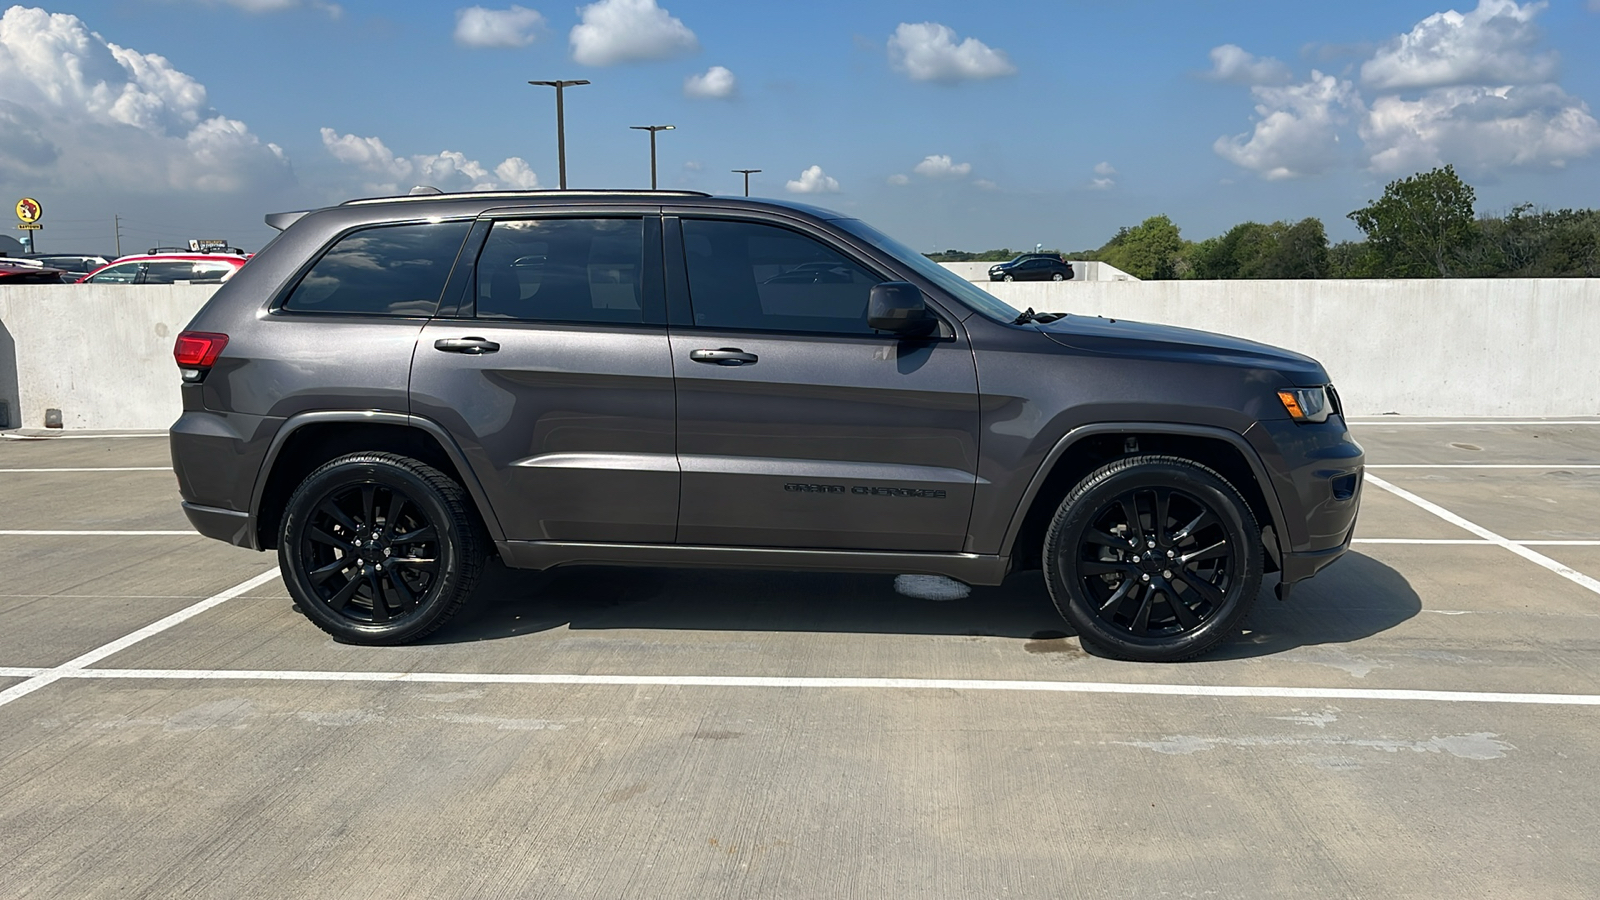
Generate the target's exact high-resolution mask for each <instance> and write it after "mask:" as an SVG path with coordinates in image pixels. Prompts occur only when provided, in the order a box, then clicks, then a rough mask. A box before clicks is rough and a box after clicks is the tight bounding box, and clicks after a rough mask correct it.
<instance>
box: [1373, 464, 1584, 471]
mask: <svg viewBox="0 0 1600 900" xmlns="http://www.w3.org/2000/svg"><path fill="white" fill-rule="evenodd" d="M1367 468H1369V469H1545V470H1549V469H1600V465H1590V464H1588V463H1556V464H1555V465H1550V466H1543V465H1531V464H1529V463H1428V464H1416V463H1384V464H1381V465H1369V466H1367Z"/></svg>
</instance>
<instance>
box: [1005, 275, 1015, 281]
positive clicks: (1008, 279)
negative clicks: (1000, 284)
mask: <svg viewBox="0 0 1600 900" xmlns="http://www.w3.org/2000/svg"><path fill="white" fill-rule="evenodd" d="M1005 280H1006V281H1016V279H1015V278H1012V277H1011V276H1010V275H1007V276H1005Z"/></svg>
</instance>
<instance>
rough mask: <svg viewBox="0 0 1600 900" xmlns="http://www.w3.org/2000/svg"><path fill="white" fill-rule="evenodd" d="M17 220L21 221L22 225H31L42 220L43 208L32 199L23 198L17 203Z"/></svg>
mask: <svg viewBox="0 0 1600 900" xmlns="http://www.w3.org/2000/svg"><path fill="white" fill-rule="evenodd" d="M17 218H19V219H21V220H22V223H23V224H24V225H32V224H33V223H35V222H37V221H39V220H40V219H42V218H44V207H43V206H41V205H40V204H39V201H37V200H35V199H33V198H32V197H23V198H22V199H21V200H18V201H17Z"/></svg>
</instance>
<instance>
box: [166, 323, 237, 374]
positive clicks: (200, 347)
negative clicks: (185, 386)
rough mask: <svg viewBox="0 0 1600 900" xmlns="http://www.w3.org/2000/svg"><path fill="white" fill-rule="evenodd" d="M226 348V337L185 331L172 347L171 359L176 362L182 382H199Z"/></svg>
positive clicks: (204, 332)
mask: <svg viewBox="0 0 1600 900" xmlns="http://www.w3.org/2000/svg"><path fill="white" fill-rule="evenodd" d="M226 346H228V336H227V335H225V334H217V333H215V332H211V331H185V332H184V333H182V334H180V335H178V341H177V343H175V344H173V345H172V358H173V359H175V360H177V361H178V369H179V370H180V371H181V372H183V380H184V381H200V380H202V379H204V378H205V377H206V371H207V370H208V369H210V368H211V366H212V365H213V364H215V363H216V361H217V354H219V353H221V352H222V348H223V347H226Z"/></svg>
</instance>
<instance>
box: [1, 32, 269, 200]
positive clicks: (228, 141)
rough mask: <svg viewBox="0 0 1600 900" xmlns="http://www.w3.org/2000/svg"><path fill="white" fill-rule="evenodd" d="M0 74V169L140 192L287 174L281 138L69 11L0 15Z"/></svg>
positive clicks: (232, 186) (212, 188) (219, 187)
mask: <svg viewBox="0 0 1600 900" xmlns="http://www.w3.org/2000/svg"><path fill="white" fill-rule="evenodd" d="M0 84H3V85H5V89H4V91H5V96H4V99H0V180H26V181H28V182H29V183H32V184H40V185H61V186H70V187H77V188H83V187H86V186H100V187H114V188H117V189H126V188H127V187H128V186H130V185H131V186H135V189H136V190H145V191H151V192H157V191H183V192H187V191H202V192H219V191H220V192H233V191H240V190H244V189H246V188H249V187H251V186H275V187H281V186H283V185H285V184H288V183H291V182H293V180H294V176H293V173H292V171H291V170H290V168H289V165H288V161H287V160H286V159H285V158H284V155H283V151H282V149H281V148H279V147H277V146H276V145H274V144H269V143H263V142H262V141H261V140H260V139H259V138H258V137H256V135H254V134H252V133H251V132H250V129H249V127H248V126H247V125H245V123H243V122H240V121H238V120H236V119H230V118H227V117H225V116H222V115H221V114H219V113H218V112H217V111H216V110H215V109H213V108H212V107H211V106H210V105H209V103H208V102H207V98H206V89H205V86H204V85H202V84H200V82H198V81H196V80H195V79H194V78H192V77H190V76H189V75H187V74H185V73H183V72H180V71H178V70H177V69H176V68H174V67H173V66H172V64H171V63H170V62H169V61H168V60H167V59H166V58H164V57H161V56H158V55H156V54H153V53H149V54H146V53H140V52H138V51H137V50H131V49H128V48H126V47H120V46H118V45H116V44H113V43H110V42H109V41H107V40H105V39H104V38H102V37H101V36H100V35H98V34H95V33H93V32H91V31H90V30H89V29H88V27H87V26H86V25H85V24H84V23H83V21H82V20H80V19H79V18H78V17H77V16H74V15H70V14H67V13H48V12H46V11H44V10H42V9H31V8H27V7H22V6H13V7H11V8H9V9H7V10H6V11H5V12H4V14H3V15H0Z"/></svg>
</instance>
